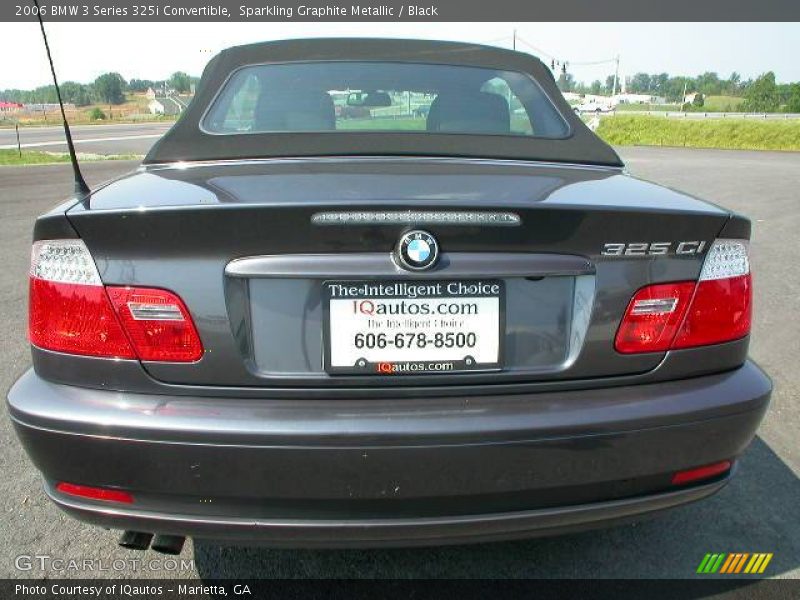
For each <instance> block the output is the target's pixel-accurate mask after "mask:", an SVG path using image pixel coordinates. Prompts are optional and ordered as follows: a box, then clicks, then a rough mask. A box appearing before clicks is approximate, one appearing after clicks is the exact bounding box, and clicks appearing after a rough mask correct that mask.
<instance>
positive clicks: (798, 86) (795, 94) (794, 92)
mask: <svg viewBox="0 0 800 600" xmlns="http://www.w3.org/2000/svg"><path fill="white" fill-rule="evenodd" d="M786 112H790V113H800V83H793V84H791V85H790V86H789V98H788V100H787V101H786Z"/></svg>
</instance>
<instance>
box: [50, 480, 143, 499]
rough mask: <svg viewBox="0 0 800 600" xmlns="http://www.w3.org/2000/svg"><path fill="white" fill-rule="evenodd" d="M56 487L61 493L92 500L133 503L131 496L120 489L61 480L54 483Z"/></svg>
mask: <svg viewBox="0 0 800 600" xmlns="http://www.w3.org/2000/svg"><path fill="white" fill-rule="evenodd" d="M56 489H57V490H58V491H59V492H61V493H62V494H69V495H70V496H79V497H81V498H90V499H92V500H104V501H106V502H122V503H124V504H133V496H131V495H130V494H129V493H128V492H123V491H122V490H111V489H108V488H99V487H91V486H88V485H77V484H75V483H67V482H66V481H62V482H60V483H58V484H57V485H56Z"/></svg>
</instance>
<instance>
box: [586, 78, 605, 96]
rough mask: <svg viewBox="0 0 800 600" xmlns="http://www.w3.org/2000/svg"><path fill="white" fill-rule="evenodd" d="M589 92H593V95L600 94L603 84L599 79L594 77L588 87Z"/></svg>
mask: <svg viewBox="0 0 800 600" xmlns="http://www.w3.org/2000/svg"><path fill="white" fill-rule="evenodd" d="M589 93H591V94H594V95H595V96H597V95H600V94H602V93H603V84H602V83H600V80H599V79H595V80H594V81H593V82H592V85H591V87H590V88H589Z"/></svg>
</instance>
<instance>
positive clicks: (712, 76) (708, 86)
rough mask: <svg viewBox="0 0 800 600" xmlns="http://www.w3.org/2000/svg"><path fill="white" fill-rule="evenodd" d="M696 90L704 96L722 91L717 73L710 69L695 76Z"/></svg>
mask: <svg viewBox="0 0 800 600" xmlns="http://www.w3.org/2000/svg"><path fill="white" fill-rule="evenodd" d="M696 84H697V91H698V92H700V93H701V94H705V95H706V96H714V95H719V94H721V93H722V82H721V81H720V79H719V75H717V74H716V73H713V72H711V71H706V72H705V73H703V74H702V75H698V76H697V81H696Z"/></svg>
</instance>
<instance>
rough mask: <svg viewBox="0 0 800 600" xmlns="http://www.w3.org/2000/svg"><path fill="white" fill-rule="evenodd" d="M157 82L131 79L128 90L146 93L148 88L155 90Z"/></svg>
mask: <svg viewBox="0 0 800 600" xmlns="http://www.w3.org/2000/svg"><path fill="white" fill-rule="evenodd" d="M155 87H156V82H155V81H150V80H149V79H131V80H130V81H129V82H128V89H129V90H130V91H132V92H146V91H147V90H148V88H155Z"/></svg>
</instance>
